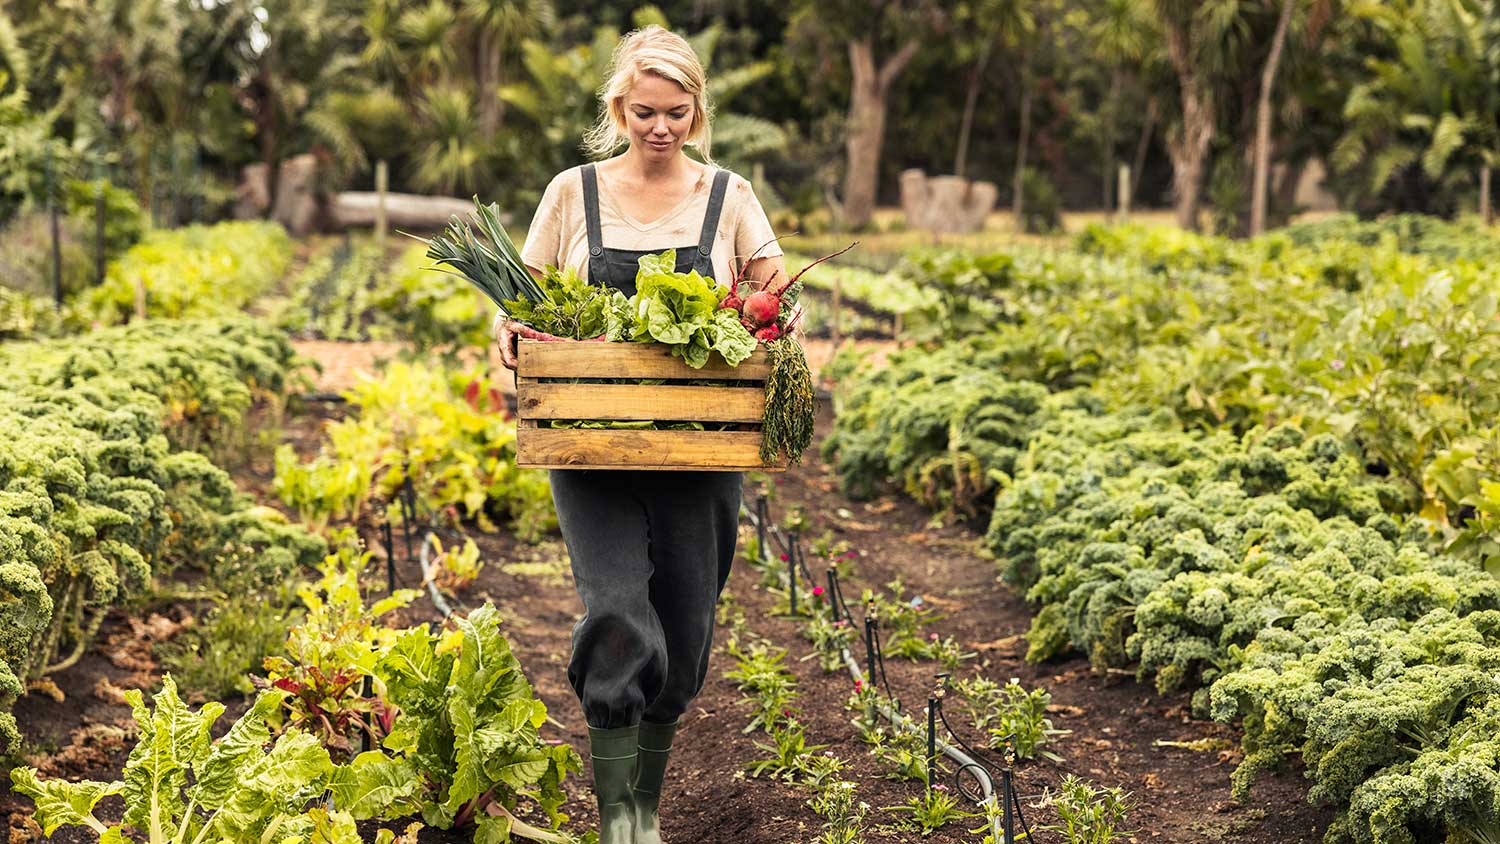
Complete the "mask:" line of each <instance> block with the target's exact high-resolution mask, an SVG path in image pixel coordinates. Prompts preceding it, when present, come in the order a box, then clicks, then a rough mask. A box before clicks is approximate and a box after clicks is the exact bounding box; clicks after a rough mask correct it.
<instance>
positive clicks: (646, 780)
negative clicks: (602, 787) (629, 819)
mask: <svg viewBox="0 0 1500 844" xmlns="http://www.w3.org/2000/svg"><path fill="white" fill-rule="evenodd" d="M680 723H682V722H681V721H678V722H676V723H672V724H653V723H651V722H650V721H642V722H641V729H640V758H639V761H638V762H637V763H636V769H635V781H634V782H633V783H632V785H631V790H632V791H634V792H635V844H661V823H660V821H659V814H658V809H659V807H660V806H661V786H662V781H663V780H665V779H666V776H667V756H668V755H669V754H670V753H671V751H672V737H673V736H675V735H677V726H678V724H680Z"/></svg>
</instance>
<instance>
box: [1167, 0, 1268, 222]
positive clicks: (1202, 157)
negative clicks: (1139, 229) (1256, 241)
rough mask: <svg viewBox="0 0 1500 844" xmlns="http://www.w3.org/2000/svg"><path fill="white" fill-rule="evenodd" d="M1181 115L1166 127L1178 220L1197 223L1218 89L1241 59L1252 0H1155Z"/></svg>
mask: <svg viewBox="0 0 1500 844" xmlns="http://www.w3.org/2000/svg"><path fill="white" fill-rule="evenodd" d="M1154 3H1155V6H1156V13H1157V22H1158V25H1159V26H1160V28H1161V32H1162V36H1163V38H1162V41H1163V43H1164V44H1165V46H1166V54H1167V59H1168V60H1169V61H1170V63H1171V66H1172V69H1173V71H1174V73H1175V75H1176V77H1177V97H1178V105H1179V107H1180V109H1181V112H1182V116H1181V118H1180V120H1178V121H1177V122H1176V123H1175V124H1173V125H1172V126H1171V127H1170V129H1169V130H1168V132H1167V153H1168V155H1170V156H1171V158H1172V189H1173V193H1174V194H1175V197H1176V205H1177V223H1178V225H1180V226H1182V227H1183V228H1185V229H1190V230H1193V231H1196V230H1197V229H1198V206H1199V202H1200V200H1201V197H1202V192H1203V178H1204V174H1205V172H1206V169H1207V164H1208V155H1209V150H1210V145H1211V144H1212V143H1213V140H1214V136H1215V134H1216V133H1217V131H1218V120H1219V114H1218V103H1219V101H1220V99H1221V98H1222V97H1223V92H1222V91H1220V90H1219V89H1220V88H1221V87H1222V83H1223V81H1224V80H1225V79H1233V78H1234V76H1235V73H1234V71H1235V70H1236V69H1238V68H1239V67H1240V66H1241V64H1242V58H1243V51H1244V48H1245V46H1246V38H1247V35H1248V24H1247V21H1246V19H1245V16H1246V13H1247V11H1248V9H1247V8H1246V7H1247V6H1248V0H1154Z"/></svg>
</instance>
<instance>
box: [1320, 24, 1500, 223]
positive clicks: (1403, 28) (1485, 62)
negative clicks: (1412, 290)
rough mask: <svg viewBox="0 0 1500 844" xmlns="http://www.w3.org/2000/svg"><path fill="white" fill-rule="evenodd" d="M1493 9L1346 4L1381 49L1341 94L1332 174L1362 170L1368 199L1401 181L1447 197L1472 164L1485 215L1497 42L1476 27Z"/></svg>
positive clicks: (1497, 95)
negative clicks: (1381, 41)
mask: <svg viewBox="0 0 1500 844" xmlns="http://www.w3.org/2000/svg"><path fill="white" fill-rule="evenodd" d="M1494 6H1495V4H1494V2H1493V0H1391V2H1388V3H1382V4H1375V3H1361V4H1358V5H1357V6H1356V8H1355V10H1354V11H1355V12H1356V13H1357V14H1359V15H1361V16H1362V17H1363V18H1364V19H1365V20H1366V21H1368V22H1369V23H1370V24H1371V25H1372V26H1373V27H1374V28H1375V29H1376V31H1378V32H1380V33H1382V34H1383V35H1384V36H1385V37H1386V38H1387V39H1388V43H1389V45H1390V50H1389V52H1388V53H1387V54H1386V55H1380V56H1373V57H1371V58H1369V59H1368V60H1367V62H1366V69H1367V72H1368V76H1367V78H1366V79H1365V80H1364V81H1362V82H1361V83H1359V84H1357V85H1355V86H1354V88H1353V89H1352V90H1350V92H1349V95H1348V99H1347V101H1346V102H1345V105H1344V117H1345V119H1346V121H1347V123H1348V129H1347V130H1346V131H1345V133H1344V134H1343V136H1342V137H1341V138H1340V139H1339V141H1338V143H1337V144H1336V146H1335V147H1334V152H1333V162H1332V163H1333V166H1334V167H1335V169H1337V170H1339V171H1342V172H1346V173H1352V172H1355V171H1363V172H1364V173H1365V176H1366V178H1365V179H1364V181H1365V187H1366V189H1367V190H1369V191H1370V192H1371V193H1372V194H1373V193H1379V192H1381V191H1382V190H1384V189H1385V188H1387V187H1388V186H1390V185H1391V184H1392V183H1393V182H1394V181H1395V180H1396V179H1398V178H1401V177H1405V178H1408V179H1416V180H1423V181H1425V185H1426V186H1437V187H1441V188H1445V189H1446V190H1448V191H1451V190H1452V189H1454V188H1456V187H1458V186H1459V185H1460V184H1462V183H1464V182H1466V181H1467V175H1466V170H1465V167H1466V166H1468V165H1474V164H1477V165H1478V166H1479V168H1480V188H1481V191H1480V193H1481V201H1480V205H1481V211H1482V212H1487V211H1488V209H1487V208H1486V207H1485V206H1487V205H1488V204H1489V196H1488V195H1487V194H1488V190H1487V188H1488V181H1489V179H1488V174H1489V171H1490V168H1492V167H1493V166H1494V164H1495V163H1496V161H1497V160H1500V130H1497V119H1500V92H1497V89H1496V81H1497V77H1500V49H1496V44H1497V43H1500V39H1497V38H1496V37H1495V34H1496V33H1495V29H1494V27H1493V26H1487V25H1485V21H1487V20H1492V18H1493V15H1494V13H1495V8H1494ZM1487 42H1488V43H1487Z"/></svg>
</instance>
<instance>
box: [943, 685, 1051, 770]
mask: <svg viewBox="0 0 1500 844" xmlns="http://www.w3.org/2000/svg"><path fill="white" fill-rule="evenodd" d="M953 688H954V690H955V691H957V692H958V693H959V694H960V695H962V696H963V699H964V703H965V705H966V708H967V709H968V711H969V717H970V719H971V721H972V722H973V724H974V729H976V730H978V731H980V732H982V733H986V734H988V735H989V737H990V746H992V747H994V748H996V749H1003V748H1010V749H1011V750H1012V751H1014V753H1015V755H1016V756H1017V757H1018V758H1020V759H1034V758H1036V757H1038V756H1041V757H1045V758H1047V759H1051V760H1052V761H1054V762H1061V761H1062V757H1060V756H1058V755H1057V754H1055V753H1052V752H1051V751H1048V750H1043V749H1042V746H1043V745H1045V744H1047V743H1048V742H1050V741H1052V739H1053V738H1054V737H1056V736H1060V735H1067V734H1068V731H1067V730H1059V729H1056V728H1054V727H1053V726H1052V720H1051V719H1050V718H1048V717H1047V707H1048V706H1050V705H1051V704H1052V695H1051V693H1049V692H1048V691H1047V690H1046V689H1042V688H1036V689H1031V690H1030V691H1027V690H1026V689H1023V688H1021V682H1020V681H1019V680H1017V679H1016V678H1014V677H1012V678H1011V679H1010V680H1009V681H1008V682H1006V683H1005V684H1003V685H1002V684H1000V683H996V682H994V681H993V680H988V679H986V678H984V677H981V676H975V677H972V678H970V679H968V680H960V681H957V682H955V683H954V684H953Z"/></svg>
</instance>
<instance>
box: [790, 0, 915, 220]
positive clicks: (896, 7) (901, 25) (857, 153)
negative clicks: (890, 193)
mask: <svg viewBox="0 0 1500 844" xmlns="http://www.w3.org/2000/svg"><path fill="white" fill-rule="evenodd" d="M941 20H942V16H941V12H940V10H939V6H938V4H937V3H935V2H929V0H877V2H868V0H835V2H824V1H823V0H798V3H797V5H796V11H795V12H794V13H793V23H792V25H793V26H797V27H808V28H811V29H813V30H815V31H816V32H818V33H820V34H822V35H823V36H825V38H826V40H827V41H828V42H830V43H831V44H835V45H838V46H839V47H841V48H842V49H843V50H844V51H846V52H847V53H848V56H849V73H850V80H849V89H850V90H849V111H848V117H847V119H846V123H845V129H844V133H845V139H846V140H845V145H844V147H845V152H846V167H847V169H846V171H845V174H844V193H843V198H842V209H841V215H840V216H841V217H842V223H843V224H844V225H845V226H847V227H849V228H855V229H857V228H861V227H863V226H866V225H868V224H869V222H870V219H871V217H873V216H874V211H875V193H876V188H877V187H878V184H879V177H880V155H881V148H882V146H883V145H884V143H885V124H886V103H887V100H888V99H889V96H890V91H891V86H892V85H893V84H895V82H896V79H897V78H898V77H899V76H900V75H901V72H902V71H903V70H905V69H906V66H907V64H909V63H910V62H911V60H912V57H913V56H915V55H916V53H917V50H918V49H919V48H920V47H921V45H922V42H923V34H924V32H929V31H932V30H935V29H936V28H938V26H939V25H940V23H941Z"/></svg>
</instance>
